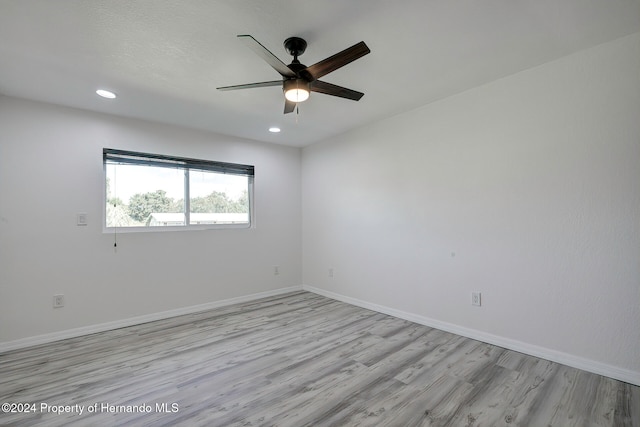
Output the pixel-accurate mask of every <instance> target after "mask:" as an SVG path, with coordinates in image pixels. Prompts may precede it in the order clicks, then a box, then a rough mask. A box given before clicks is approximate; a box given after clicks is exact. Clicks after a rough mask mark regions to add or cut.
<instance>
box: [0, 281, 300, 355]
mask: <svg viewBox="0 0 640 427" xmlns="http://www.w3.org/2000/svg"><path fill="white" fill-rule="evenodd" d="M301 290H302V286H292V287H289V288H281V289H276V290H273V291H265V292H259V293H256V294H251V295H244V296H240V297H235V298H229V299H225V300H221V301H213V302H208V303H205V304H198V305H192V306H189V307H181V308H176V309H173V310H167V311H162V312H159V313H151V314H145V315H143V316H136V317H130V318H128V319H122V320H115V321H113V322H107V323H100V324H97V325H89V326H83V327H80V328H73V329H67V330H64V331H59V332H52V333H50V334H43V335H36V336H33V337H27V338H21V339H18V340H14V341H5V342H0V353H4V352H7V351H11V350H17V349H21V348H26V347H32V346H34V345H40V344H47V343H50V342H54V341H59V340H64V339H68V338H76V337H80V336H83V335H89V334H95V333H97V332H105V331H110V330H113V329H120V328H126V327H127V326H134V325H140V324H142V323H147V322H153V321H155V320H163V319H168V318H171V317H176V316H182V315H185V314H192V313H199V312H201V311H207V310H211V309H214V308H218V307H225V306H228V305H233V304H240V303H244V302H249V301H254V300H258V299H261V298H268V297H272V296H277V295H281V294H286V293H289V292H295V291H301Z"/></svg>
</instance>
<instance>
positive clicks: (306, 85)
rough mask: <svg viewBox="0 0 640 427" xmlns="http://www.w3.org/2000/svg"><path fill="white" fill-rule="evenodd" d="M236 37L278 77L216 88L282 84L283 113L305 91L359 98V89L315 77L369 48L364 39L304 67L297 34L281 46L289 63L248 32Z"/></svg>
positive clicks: (302, 46)
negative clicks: (283, 97) (266, 80)
mask: <svg viewBox="0 0 640 427" xmlns="http://www.w3.org/2000/svg"><path fill="white" fill-rule="evenodd" d="M238 38H239V39H240V40H241V41H242V42H244V44H246V45H247V46H248V47H249V48H251V50H253V51H254V52H255V53H257V54H258V56H260V57H261V58H262V59H264V60H265V61H266V62H267V63H268V64H269V65H271V67H273V69H274V70H276V71H277V72H278V73H280V75H281V76H282V80H272V81H268V82H259V83H249V84H244V85H236V86H223V87H219V88H217V89H218V90H237V89H251V88H256V87H267V86H280V85H282V90H283V91H284V96H285V102H284V114H287V113H291V112H292V111H293V110H294V109H295V108H296V105H297V103H298V102H303V101H305V100H306V99H307V98H309V92H318V93H324V94H325V95H332V96H337V97H339V98H346V99H351V100H354V101H358V100H360V98H362V96H363V95H364V93H362V92H357V91H355V90H352V89H347V88H345V87H342V86H337V85H334V84H331V83H327V82H323V81H321V80H318V79H319V78H320V77H322V76H325V75H327V74H329V73H330V72H332V71H335V70H337V69H338V68H340V67H344V66H345V65H347V64H349V63H350V62H353V61H355V60H356V59H358V58H361V57H363V56H364V55H366V54H368V53H369V52H371V51H370V50H369V48H368V47H367V45H366V44H365V43H364V42H360V43H356V44H354V45H353V46H351V47H348V48H346V49H345V50H343V51H341V52H338V53H336V54H335V55H332V56H330V57H328V58H326V59H323V60H322V61H320V62H317V63H315V64H313V65H311V66H309V67H307V66H306V65H304V64H301V63H300V61H299V60H298V56H300V55H302V54H303V53H304V51H305V50H306V48H307V42H306V41H305V40H304V39H301V38H300V37H289V38H288V39H286V40H285V41H284V48H285V49H286V50H287V52H289V54H290V55H292V56H293V62H291V64H289V65H286V64H285V63H284V62H282V61H281V60H280V59H278V57H276V56H275V55H274V54H273V53H271V52H270V51H269V50H268V49H267V48H266V47H264V46H263V45H262V44H260V42H258V41H257V40H256V39H254V38H253V37H252V36H250V35H239V36H238Z"/></svg>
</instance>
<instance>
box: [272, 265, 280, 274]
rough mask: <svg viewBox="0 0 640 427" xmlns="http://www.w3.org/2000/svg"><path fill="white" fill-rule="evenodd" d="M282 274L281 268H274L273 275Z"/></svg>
mask: <svg viewBox="0 0 640 427" xmlns="http://www.w3.org/2000/svg"><path fill="white" fill-rule="evenodd" d="M279 274H280V267H278V266H277V265H276V266H274V267H273V275H274V276H277V275H279Z"/></svg>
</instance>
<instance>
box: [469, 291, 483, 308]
mask: <svg viewBox="0 0 640 427" xmlns="http://www.w3.org/2000/svg"><path fill="white" fill-rule="evenodd" d="M471 305H477V306H478V307H480V306H481V305H482V294H481V293H480V292H471Z"/></svg>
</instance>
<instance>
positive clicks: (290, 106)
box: [284, 98, 296, 114]
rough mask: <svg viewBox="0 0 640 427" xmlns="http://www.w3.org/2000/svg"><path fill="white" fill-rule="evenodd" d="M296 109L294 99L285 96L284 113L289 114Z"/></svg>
mask: <svg viewBox="0 0 640 427" xmlns="http://www.w3.org/2000/svg"><path fill="white" fill-rule="evenodd" d="M295 109H296V103H295V102H293V101H289V100H288V99H286V98H285V100H284V113H285V114H289V113H293V110H295Z"/></svg>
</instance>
